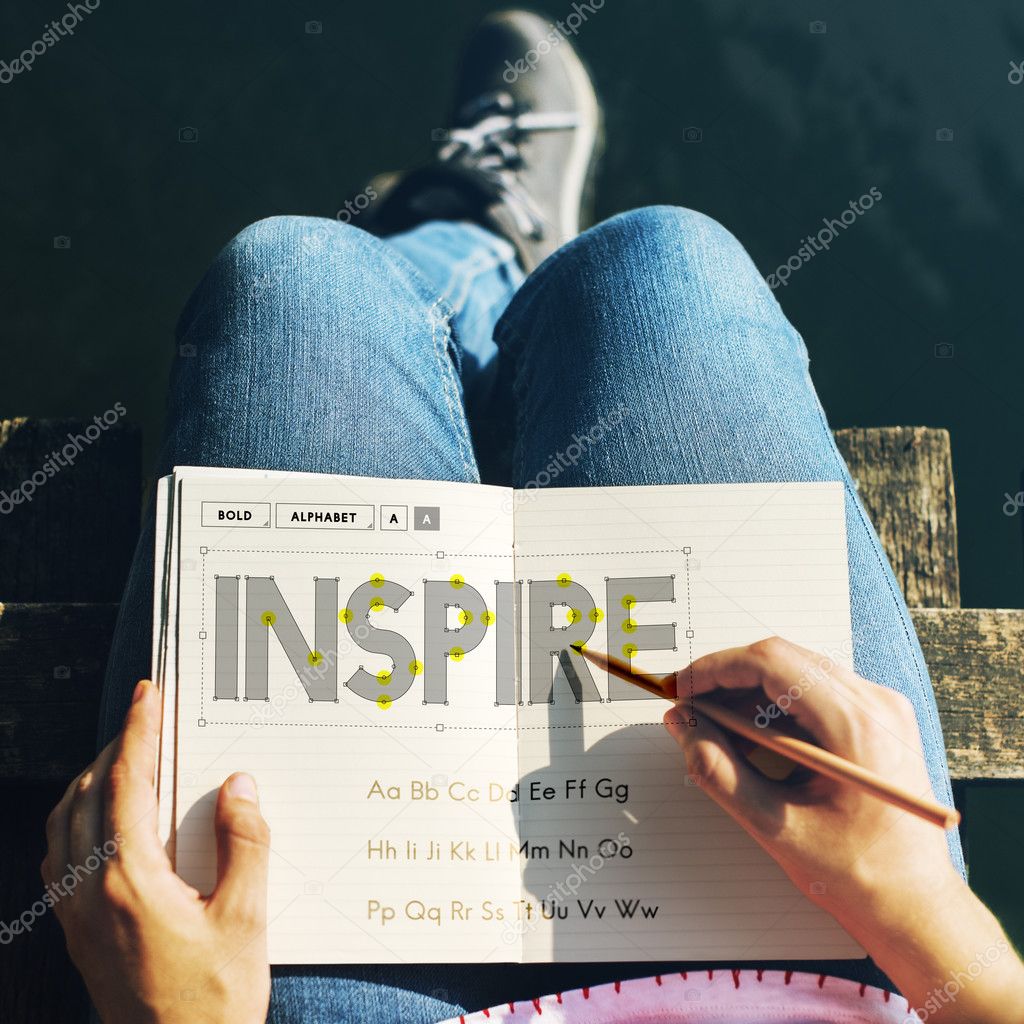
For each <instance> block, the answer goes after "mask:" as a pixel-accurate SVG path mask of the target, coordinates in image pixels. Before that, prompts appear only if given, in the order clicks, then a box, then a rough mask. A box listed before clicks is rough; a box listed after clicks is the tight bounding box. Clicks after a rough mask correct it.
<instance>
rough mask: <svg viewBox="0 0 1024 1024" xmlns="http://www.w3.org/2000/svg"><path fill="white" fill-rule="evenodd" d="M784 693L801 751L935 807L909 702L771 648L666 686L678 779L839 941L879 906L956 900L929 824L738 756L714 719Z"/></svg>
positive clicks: (854, 791) (869, 796)
mask: <svg viewBox="0 0 1024 1024" xmlns="http://www.w3.org/2000/svg"><path fill="white" fill-rule="evenodd" d="M584 653H585V656H588V657H591V660H593V659H595V658H601V657H602V656H601V655H597V654H593V655H591V652H589V651H586V652H584ZM691 679H692V693H693V696H694V698H695V700H694V704H695V714H693V715H692V717H691V706H690V694H691ZM666 681H667V682H668V683H669V684H670V683H671V682H672V678H671V677H666ZM651 682H654V683H657V682H658V680H656V679H654V680H651ZM794 684H799V686H798V690H799V694H800V695H799V697H798V698H797V699H793V700H791V701H790V702H789V704H788V718H789V720H790V721H791V722H792V723H793V724H795V725H796V726H797V727H799V729H800V730H801V732H802V733H803V734H804V735H806V736H807V737H808V738H809V740H810V741H811V742H810V743H805V744H804V745H805V746H810V745H811V744H813V745H814V747H816V748H818V749H820V750H822V751H826V752H829V753H830V754H831V755H833V756H835V757H836V759H837V760H841V761H843V762H846V763H849V764H852V765H854V766H858V767H860V768H862V769H864V770H865V771H866V772H867V773H870V774H871V775H873V776H876V777H878V778H880V779H882V780H885V781H886V782H887V783H889V784H890V785H891V787H892V788H894V789H896V790H898V791H901V792H903V793H906V794H910V795H913V796H914V797H917V798H919V799H920V800H921V801H922V802H924V803H933V802H934V801H933V798H932V793H931V785H930V782H929V779H928V773H927V769H926V762H925V758H924V753H923V751H922V749H921V741H920V736H919V733H918V728H917V722H916V719H915V716H914V711H913V707H912V705H911V704H910V702H909V701H908V700H906V698H904V697H902V696H901V695H899V694H897V693H895V692H894V691H892V690H890V689H888V688H886V687H884V686H880V685H877V684H875V683H871V682H868V681H867V680H865V679H861V678H860V677H859V676H858V675H856V673H854V672H852V671H851V670H849V669H845V668H843V667H841V666H839V665H836V664H834V663H830V662H828V661H827V660H826V659H823V658H822V656H821V655H820V654H817V653H815V652H813V651H809V650H806V649H805V648H802V647H798V646H796V645H795V644H791V643H789V642H788V641H786V640H783V639H781V638H778V637H773V638H770V639H768V640H763V641H760V642H758V643H755V644H751V645H750V646H747V647H739V648H732V649H730V650H725V651H719V652H717V653H715V654H710V655H707V656H706V657H703V658H699V659H698V660H697V661H695V662H694V663H693V664H692V666H687V667H686V668H684V669H681V670H680V671H679V672H678V673H677V674H676V686H675V692H676V693H677V694H678V697H677V698H676V700H675V702H674V706H673V707H672V708H671V709H670V710H669V711H668V712H667V713H666V715H665V725H666V727H667V728H668V731H669V733H670V734H671V735H672V737H673V738H674V739H675V740H676V742H677V743H678V744H679V746H680V747H681V748H682V750H683V753H684V754H685V756H686V762H687V772H688V773H689V774H690V775H691V777H693V778H694V780H695V781H696V783H697V784H698V785H699V786H700V787H701V788H702V789H703V790H704V791H705V792H706V793H707V794H708V795H709V796H710V797H711V798H712V799H713V800H715V802H716V803H718V804H719V805H720V806H721V807H722V808H723V809H724V810H725V811H727V812H728V813H729V814H730V815H731V816H732V817H733V818H735V819H736V821H738V822H739V824H740V825H742V826H743V828H745V829H746V830H747V831H748V832H749V833H750V834H751V835H752V836H753V838H754V839H755V840H757V842H758V843H760V845H761V846H763V847H764V848H765V849H766V850H767V851H768V853H770V854H771V855H772V856H773V857H774V858H775V860H776V861H778V863H779V864H780V865H781V866H782V868H783V869H784V870H785V871H786V873H787V874H788V875H789V877H790V878H791V879H792V880H793V882H794V883H795V884H796V885H797V887H798V888H799V889H800V890H801V891H802V892H804V893H805V894H807V895H808V896H809V897H810V898H811V899H812V900H814V901H815V902H817V903H819V904H821V905H822V906H824V907H825V908H826V909H827V910H829V911H830V912H831V913H832V914H834V915H835V916H836V917H837V918H839V920H840V921H841V922H842V923H843V924H844V925H846V926H847V927H848V928H849V929H850V930H853V931H855V932H856V930H857V929H856V922H857V920H858V918H859V917H860V916H861V915H872V916H874V915H876V914H877V909H878V904H879V901H880V900H881V901H884V902H886V903H887V904H889V905H891V906H892V907H894V908H895V907H906V906H907V901H908V900H913V899H914V897H915V895H920V896H921V897H922V899H923V898H924V897H925V895H927V899H928V900H932V899H934V897H935V894H936V892H941V891H946V890H947V889H948V890H949V891H951V892H954V891H959V889H960V888H961V887H962V882H961V880H960V877H959V875H957V873H956V871H955V870H954V868H953V866H952V864H951V862H950V859H949V853H948V849H947V846H946V840H945V835H944V833H943V831H942V830H941V829H940V828H936V827H935V823H938V822H937V820H936V819H935V818H932V819H930V820H929V819H927V818H925V817H922V816H920V815H919V814H918V813H912V812H911V811H909V810H907V809H906V808H905V807H899V806H894V805H893V803H891V802H887V801H886V800H884V799H879V795H878V794H877V793H873V792H871V790H870V789H868V788H864V787H862V786H860V785H856V784H851V782H850V780H849V779H843V780H840V779H839V778H837V777H834V776H833V777H829V776H827V775H825V774H821V772H820V769H819V770H817V771H815V772H813V773H811V774H809V775H807V776H806V779H805V781H803V782H801V783H800V784H799V785H794V784H792V783H791V782H778V781H773V780H772V779H769V778H766V777H765V775H763V774H762V773H761V772H760V771H758V770H757V769H756V768H755V767H754V766H753V765H752V764H751V763H750V762H749V760H748V759H747V757H746V756H745V754H744V752H743V748H742V746H741V744H742V741H739V740H738V737H737V734H736V732H735V731H734V729H733V728H732V727H729V726H724V727H723V725H722V724H720V722H721V716H720V715H719V714H717V711H718V710H719V709H721V708H722V707H723V706H724V705H725V704H726V703H728V701H729V700H730V699H733V698H735V697H737V696H739V695H741V694H744V693H745V694H746V695H747V696H750V697H752V698H754V700H753V701H752V705H753V703H758V702H765V701H767V702H774V701H775V700H777V699H778V698H780V697H781V696H782V695H783V694H787V693H790V691H791V689H792V688H793V686H794ZM661 695H662V696H666V697H669V698H671V697H672V693H671V692H663V693H661ZM711 712H715V716H714V717H715V718H718V719H719V720H720V722H719V723H716V721H714V720H713V718H712V714H711ZM734 717H735V716H734ZM691 723H695V724H691ZM748 728H750V729H753V730H754V732H765V733H766V732H768V730H757V729H756V727H753V726H752V725H750V726H748ZM772 731H773V732H774V731H775V730H774V724H773V728H772ZM761 741H762V742H763V741H764V738H763V737H761ZM748 749H749V748H748Z"/></svg>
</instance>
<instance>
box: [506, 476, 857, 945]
mask: <svg viewBox="0 0 1024 1024" xmlns="http://www.w3.org/2000/svg"><path fill="white" fill-rule="evenodd" d="M515 517H516V521H515V529H516V571H517V573H518V575H519V576H520V577H524V578H532V579H533V580H534V581H537V580H557V579H558V578H559V576H564V575H571V577H572V581H573V583H574V584H578V585H580V586H582V587H583V588H584V589H585V590H586V591H587V592H588V593H589V594H590V595H591V596H592V597H593V598H594V602H595V607H596V608H597V609H598V610H599V611H600V613H601V617H600V621H599V622H597V623H593V622H591V621H590V619H589V616H586V615H585V616H583V618H582V622H581V623H580V624H578V625H572V623H571V622H570V621H567V620H568V619H569V616H570V614H571V612H572V601H571V599H570V600H568V601H567V606H562V605H560V604H556V605H555V607H554V608H552V609H551V612H552V623H553V625H554V626H555V627H556V630H555V631H554V632H552V633H550V634H548V636H546V637H543V636H542V637H540V638H538V639H536V640H535V642H536V643H539V644H541V646H545V645H546V646H548V647H550V649H552V650H554V649H555V648H557V647H559V641H561V642H562V643H563V644H564V643H566V642H568V640H571V639H580V640H585V641H586V642H588V643H590V644H591V645H592V646H594V647H595V648H597V649H599V650H602V651H608V652H609V653H611V654H613V655H615V656H617V657H620V658H622V657H625V656H627V655H629V654H630V652H629V651H628V650H627V651H623V649H622V648H623V647H624V646H625V645H626V644H628V643H634V646H636V647H638V648H641V647H645V646H646V645H647V643H648V642H649V641H645V640H644V639H642V637H643V636H644V634H645V633H647V634H648V636H650V635H651V634H650V632H649V631H650V630H651V629H652V627H658V626H661V627H663V628H662V630H661V632H667V634H668V635H669V636H670V637H671V641H670V642H669V644H668V645H667V647H665V646H663V644H664V640H663V639H662V638H659V637H658V636H657V629H656V628H655V632H654V636H653V640H654V641H657V643H656V644H655V646H662V649H658V650H646V649H638V650H637V651H636V653H635V654H632V655H631V656H632V663H633V664H634V665H635V666H636V667H637V668H639V669H641V670H646V671H650V672H652V673H654V674H663V673H667V672H670V671H673V670H675V669H678V668H679V667H681V666H683V665H686V664H688V663H689V662H690V661H692V660H693V659H694V658H698V657H700V656H701V655H703V654H708V653H711V652H713V651H717V650H721V649H723V648H726V647H733V646H739V645H742V644H747V643H752V642H754V641H756V640H759V639H762V638H764V637H767V636H771V635H773V634H778V635H781V636H784V637H786V638H787V639H789V640H791V641H793V642H794V643H798V644H801V645H803V646H805V647H808V648H810V649H811V650H815V651H820V652H822V653H823V654H828V655H831V656H832V657H833V658H834V660H836V661H837V662H838V663H840V664H846V665H850V664H851V663H852V659H851V644H850V610H849V596H848V594H849V585H848V575H847V558H846V533H845V520H844V510H843V491H842V485H841V484H838V483H837V484H828V483H826V484H748V485H707V486H679V487H628V488H593V489H568V488H566V489H558V490H541V491H533V492H531V493H530V494H529V495H528V496H527V495H522V496H521V497H520V499H519V501H518V503H517V506H516V512H515ZM630 577H639V578H648V579H657V578H659V577H660V578H663V579H664V578H666V577H667V578H668V580H669V583H668V585H667V586H668V591H667V592H666V596H668V597H669V600H662V601H647V602H644V601H639V602H637V603H636V604H632V603H629V604H624V603H623V600H622V598H619V599H618V600H615V601H609V599H608V594H609V582H608V581H609V580H612V581H614V580H615V579H617V578H630ZM530 589H531V588H529V587H527V588H526V592H527V594H528V595H529V592H530ZM565 589H566V591H567V592H568V590H569V588H565ZM626 589H627V590H628V589H629V588H628V587H627V588H626ZM634 589H635V588H634ZM619 592H620V591H619V589H616V590H615V591H614V593H615V594H618V593H619ZM567 596H568V594H567ZM575 596H576V598H577V600H578V598H579V595H578V594H577V595H575ZM626 596H627V597H628V596H629V595H628V594H627V595H626ZM634 596H635V595H634ZM577 607H578V606H577ZM526 614H527V616H528V615H529V611H528V610H527V612H526ZM624 623H634V624H636V627H637V628H636V630H635V631H634V632H632V633H630V632H626V631H625V630H623V628H622V627H623V624H624ZM610 624H611V626H612V631H611V632H609V628H608V627H609V625H610ZM585 627H589V628H587V629H586V630H585V632H584V633H583V634H581V633H580V632H579V631H580V630H581V629H584V628H585ZM664 627H667V629H666V628H664ZM627 628H629V627H627ZM591 629H592V630H593V633H592V635H589V631H590V630H591ZM570 630H572V631H573V632H570ZM637 637H641V639H636V638H637ZM634 641H635V642H634ZM673 647H674V648H675V649H673ZM571 659H572V661H573V663H574V664H575V665H577V666H579V669H580V671H582V672H586V671H588V669H589V671H591V672H592V674H593V676H594V682H595V684H596V686H597V688H598V690H599V691H600V692H601V694H602V695H603V696H604V697H605V698H607V696H608V690H609V686H610V685H611V686H612V687H613V692H617V696H614V697H613V699H611V700H610V701H608V702H606V703H597V702H595V701H583V702H582V703H580V704H577V703H576V702H575V699H574V698H573V699H566V693H565V688H564V687H563V689H562V695H561V698H560V699H559V700H557V701H556V703H555V704H553V705H548V704H531V703H529V702H527V703H526V705H525V706H524V707H523V708H522V709H521V714H520V717H519V748H518V752H519V773H520V777H521V778H528V779H537V780H539V781H540V782H541V783H545V784H547V785H548V786H550V788H552V789H554V790H555V791H556V795H555V796H554V797H553V798H552V799H550V800H539V801H524V802H523V803H522V805H521V829H522V833H523V837H524V839H525V840H526V841H527V842H528V843H530V844H531V848H532V846H533V845H536V846H537V847H538V848H539V852H540V856H539V857H538V858H530V859H529V860H528V861H527V862H526V867H525V884H524V898H525V899H527V900H532V901H533V902H534V903H536V904H538V907H539V905H540V904H541V903H542V902H546V904H547V911H548V913H547V915H546V916H541V917H540V918H539V919H538V920H536V921H535V922H533V923H532V925H531V927H529V928H528V929H526V930H525V931H524V959H526V960H531V961H551V960H556V961H560V960H605V959H608V960H624V959H639V960H673V959H678V960H700V959H704V960H714V959H722V960H732V961H740V960H750V959H806V958H815V957H822V958H825V957H828V958H845V957H855V956H862V955H863V953H862V951H861V950H860V948H859V947H858V946H857V944H856V943H854V942H853V940H852V939H850V938H849V937H848V936H847V935H846V933H845V932H843V931H842V929H841V928H840V927H839V926H838V924H836V923H835V922H834V921H833V920H832V918H830V917H829V916H828V915H826V914H825V913H824V912H822V911H820V910H818V909H817V908H816V907H815V906H814V905H813V904H812V903H811V902H810V901H809V900H807V899H806V898H805V896H804V895H803V894H801V893H799V892H797V890H796V889H795V888H794V887H793V885H792V883H790V881H789V880H788V879H787V878H786V877H785V875H784V874H783V872H782V870H781V869H780V868H779V867H778V866H777V865H776V864H775V862H774V861H773V860H771V858H770V857H769V856H768V855H767V854H766V853H765V852H764V851H763V850H762V849H761V848H760V847H759V846H758V845H757V844H756V843H755V842H754V841H753V840H752V839H751V838H750V837H749V836H748V835H747V834H746V833H745V832H744V831H743V830H742V829H741V828H740V827H739V826H738V825H736V824H735V823H734V822H733V821H732V820H731V819H730V818H729V817H728V816H727V815H726V814H725V813H724V812H723V811H721V810H720V809H719V808H718V807H717V805H715V804H714V803H713V802H712V801H711V800H710V799H708V798H707V797H706V796H705V795H704V794H703V793H702V792H701V790H700V789H699V787H697V786H695V785H693V782H694V780H692V779H690V778H688V776H687V774H686V768H685V763H684V759H683V758H682V756H681V754H680V751H679V749H678V747H677V746H676V744H675V742H674V741H673V740H672V739H671V738H670V737H669V736H668V735H667V733H666V732H665V730H664V727H663V726H662V724H661V723H662V716H663V714H664V712H665V710H666V708H667V707H668V705H667V704H666V702H665V701H663V700H661V699H660V698H654V697H648V696H647V695H646V694H644V692H643V691H641V690H638V689H637V688H635V687H630V686H629V684H628V683H622V682H621V681H618V680H612V681H611V682H610V681H609V679H608V678H607V677H606V676H605V674H604V673H600V672H598V670H597V669H594V668H593V667H592V666H589V664H588V663H587V662H585V661H584V659H583V658H582V657H581V656H580V655H577V654H575V653H572V655H571ZM681 694H682V695H683V696H685V687H684V688H683V689H682V690H681ZM569 696H570V697H571V693H570V694H569ZM580 780H586V790H585V792H584V793H583V794H582V795H580V793H579V789H580ZM601 780H606V781H605V784H604V790H605V791H611V793H612V794H613V795H612V796H602V795H598V794H597V793H596V792H595V790H596V788H597V786H598V784H599V782H600V781H601ZM567 783H571V789H569V790H568V792H567ZM626 790H628V799H627V800H624V801H623V802H618V800H617V798H616V796H615V795H614V794H615V793H616V792H619V793H622V792H625V791H626ZM581 846H582V847H584V848H585V852H584V853H583V854H581V853H579V852H578V849H574V847H576V848H579V847H581ZM625 853H629V854H630V855H629V856H628V857H626V856H624V854H625ZM559 897H561V899H559ZM552 904H557V905H558V911H557V913H552V909H551V907H552ZM602 911H603V915H602V916H598V915H599V914H601V913H602ZM563 913H564V915H565V916H564V918H563V917H561V916H559V915H560V914H563ZM645 914H646V915H648V916H644V915H645Z"/></svg>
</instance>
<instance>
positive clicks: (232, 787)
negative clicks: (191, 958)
mask: <svg viewBox="0 0 1024 1024" xmlns="http://www.w3.org/2000/svg"><path fill="white" fill-rule="evenodd" d="M214 828H215V830H216V833H217V887H216V889H214V891H213V895H212V896H211V897H210V903H211V905H212V906H213V907H214V908H216V909H217V910H218V912H220V913H224V914H226V915H228V916H230V917H231V918H232V919H237V920H242V921H245V922H247V923H249V924H251V925H252V926H253V927H254V928H258V929H262V928H265V927H266V922H267V868H268V863H269V861H270V827H269V826H268V825H267V823H266V821H265V820H264V819H263V815H262V814H261V813H260V805H259V803H258V798H257V795H256V783H255V782H254V781H253V778H252V776H251V775H245V774H243V773H241V772H239V773H236V774H235V775H232V776H231V777H230V778H229V779H228V780H227V781H226V782H225V783H224V785H223V786H221V787H220V792H219V793H218V794H217V811H216V815H215V817H214Z"/></svg>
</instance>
